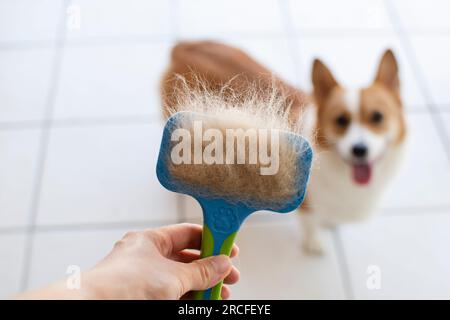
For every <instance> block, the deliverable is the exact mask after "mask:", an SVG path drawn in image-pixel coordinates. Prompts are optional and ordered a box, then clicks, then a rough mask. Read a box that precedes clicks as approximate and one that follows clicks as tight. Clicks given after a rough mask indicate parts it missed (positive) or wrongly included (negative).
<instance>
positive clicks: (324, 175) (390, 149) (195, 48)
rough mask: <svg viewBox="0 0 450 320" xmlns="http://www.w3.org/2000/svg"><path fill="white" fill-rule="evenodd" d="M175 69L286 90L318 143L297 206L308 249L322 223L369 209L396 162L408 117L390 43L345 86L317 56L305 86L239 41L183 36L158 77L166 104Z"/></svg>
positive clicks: (214, 83)
mask: <svg viewBox="0 0 450 320" xmlns="http://www.w3.org/2000/svg"><path fill="white" fill-rule="evenodd" d="M176 75H181V76H183V77H184V78H185V79H187V83H190V80H195V78H197V77H200V78H201V79H202V80H203V81H204V82H205V83H207V85H208V86H210V89H217V90H219V89H220V87H221V86H223V85H224V84H225V83H227V85H229V86H231V87H232V89H233V90H245V89H246V86H247V85H248V84H249V83H252V82H255V81H256V82H258V84H261V85H262V86H264V85H267V86H269V85H272V86H273V83H275V86H276V89H277V90H279V91H280V92H281V93H282V94H283V96H286V100H287V101H286V104H287V105H289V106H290V109H289V110H290V111H289V112H290V114H289V116H290V119H291V121H300V122H301V123H302V127H303V128H304V132H303V135H304V136H306V137H307V138H308V139H309V140H310V141H313V143H312V145H313V148H314V151H315V163H314V165H313V169H312V171H311V176H310V181H309V184H308V188H307V194H306V199H305V201H304V203H303V205H302V207H301V208H300V209H299V210H300V211H301V214H300V218H301V226H302V228H303V236H304V239H303V242H302V243H303V247H304V249H305V250H306V251H307V252H309V253H316V254H319V253H322V252H323V245H322V243H321V240H320V229H321V227H322V226H334V225H336V224H340V223H347V222H352V221H358V220H361V219H364V218H366V217H367V216H369V215H370V213H371V212H373V210H374V209H375V208H376V205H377V203H378V202H379V200H380V197H381V195H382V194H383V190H384V189H385V187H386V184H387V183H388V182H389V180H390V179H391V177H392V176H393V175H394V174H395V172H396V170H397V168H398V166H399V164H400V163H401V159H402V154H403V150H404V145H405V143H404V142H405V138H406V125H405V119H404V114H403V106H402V100H401V97H400V82H399V75H398V65H397V61H396V58H395V56H394V54H393V52H392V51H391V50H387V51H386V52H385V53H384V54H383V56H382V58H381V61H380V63H379V66H378V70H377V73H376V76H375V79H374V81H373V82H372V84H370V85H369V86H367V87H364V88H358V89H350V88H344V87H343V86H342V85H340V84H339V83H338V82H337V80H336V79H335V77H334V76H333V74H332V73H331V71H330V70H329V69H328V68H327V67H326V66H325V64H324V63H323V62H322V61H320V60H318V59H316V60H314V63H313V68H312V77H311V78H312V84H313V92H312V93H311V94H307V93H305V92H303V91H301V90H299V89H297V88H294V87H293V86H291V85H290V84H288V83H286V82H285V81H283V80H281V79H279V78H276V77H275V79H276V81H275V82H274V81H273V79H274V75H273V74H272V72H270V70H268V69H267V68H265V67H264V66H262V65H261V64H260V63H258V62H256V61H255V60H254V59H253V58H251V57H250V56H248V55H247V54H246V53H244V52H243V51H241V50H239V49H237V48H234V47H231V46H228V45H225V44H220V43H216V42H211V41H193V42H182V43H179V44H178V45H176V46H175V47H174V48H173V50H172V56H171V63H170V65H169V67H168V69H167V71H166V72H165V74H164V75H163V78H162V81H161V98H162V103H163V112H164V110H167V108H170V107H171V106H174V105H175V104H174V103H175V100H176V96H175V95H176V87H177V80H176ZM236 76H239V77H236ZM232 79H235V80H233V81H230V80H232ZM165 115H167V113H166V112H165Z"/></svg>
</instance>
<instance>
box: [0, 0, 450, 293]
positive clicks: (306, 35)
mask: <svg viewBox="0 0 450 320" xmlns="http://www.w3.org/2000/svg"><path fill="white" fill-rule="evenodd" d="M68 8H69V10H68ZM74 10H75V12H76V11H77V10H79V12H80V13H81V16H80V18H81V19H80V20H79V21H80V25H79V28H77V27H76V25H75V26H74V25H73V24H70V23H69V27H70V28H67V27H66V25H67V21H68V20H70V18H71V16H70V15H71V14H73V12H74ZM447 12H450V4H449V2H448V1H445V0H434V1H432V4H431V3H430V1H419V0H417V1H410V0H408V1H406V0H405V1H403V0H395V1H394V0H392V1H390V0H386V1H381V0H371V1H357V0H345V1H339V2H338V1H332V0H320V1H306V0H302V1H297V0H264V1H260V0H251V1H234V0H233V1H225V0H220V1H207V0H201V1H188V0H162V1H145V0H133V1H125V0H114V1H106V0H73V1H70V0H52V1H50V0H15V1H12V0H0V297H8V296H10V295H12V294H14V293H16V292H18V291H19V290H24V289H27V288H34V287H37V286H39V285H42V284H45V283H48V282H50V281H52V280H57V279H59V278H61V277H64V276H65V274H66V271H67V267H68V266H69V265H73V264H74V265H79V266H81V267H82V268H88V267H90V266H92V265H93V264H95V262H96V261H97V260H99V259H100V258H101V257H102V256H104V255H105V254H106V253H107V252H108V250H109V249H110V248H111V247H112V245H113V243H114V241H115V240H117V239H119V238H120V237H121V235H122V234H123V233H124V232H125V231H126V230H128V229H135V228H144V227H156V226H159V225H164V224H169V223H176V222H179V221H195V222H201V213H200V208H199V206H198V205H197V204H195V202H194V201H191V200H187V198H186V197H177V196H175V195H174V194H171V193H170V192H168V191H166V190H164V189H163V188H162V187H161V186H160V185H159V183H158V182H157V180H156V176H155V161H156V155H157V152H158V148H159V142H160V138H161V128H162V127H161V125H162V124H161V118H160V113H159V97H158V90H159V88H158V81H159V77H160V74H161V72H162V71H163V70H164V68H165V66H166V64H167V62H168V59H169V52H170V48H171V46H172V45H173V44H174V43H175V41H176V40H179V39H204V38H208V39H218V40H221V41H224V42H226V43H229V44H231V45H235V46H238V47H240V48H242V49H244V50H245V51H247V52H249V53H250V54H251V55H252V56H254V57H256V58H257V59H258V60H260V61H261V62H262V63H263V64H265V65H267V66H268V67H269V68H270V69H272V70H273V71H274V72H275V73H277V74H279V75H280V76H281V77H283V78H285V79H286V80H287V81H289V82H291V83H293V84H295V85H300V86H301V87H303V88H306V89H309V88H310V80H309V79H310V74H309V73H310V66H311V62H312V59H313V58H314V57H318V58H321V59H322V60H323V61H324V62H325V63H327V64H328V65H329V67H330V68H331V69H332V70H333V72H334V73H335V75H336V77H337V78H338V79H339V80H340V81H342V82H343V83H345V84H347V85H351V86H356V85H359V84H361V83H368V82H369V81H371V80H372V78H373V75H374V71H375V68H376V65H377V63H378V60H379V58H380V56H381V54H382V52H383V50H385V49H386V48H387V47H390V48H393V49H394V51H395V53H396V55H397V57H398V59H399V63H400V70H401V81H402V92H403V98H404V100H405V105H406V106H405V107H406V113H407V121H408V128H409V152H408V153H407V158H406V160H407V161H406V164H405V166H404V167H403V169H402V171H401V173H400V174H399V175H398V176H397V177H396V179H395V181H394V182H393V183H392V185H391V187H390V188H389V189H388V190H387V192H386V197H385V199H384V201H383V203H382V204H381V208H380V213H379V214H378V215H376V216H374V217H373V218H371V219H370V220H368V221H365V222H362V223H359V224H354V225H347V226H342V227H339V228H338V229H337V230H330V231H327V232H326V233H325V234H324V240H325V245H326V249H327V250H326V251H327V254H326V255H325V256H323V257H311V256H307V255H305V254H304V253H302V251H301V249H300V243H299V239H300V237H301V232H300V231H299V226H298V221H297V219H296V218H297V217H295V216H294V215H274V214H270V213H267V212H264V213H259V214H257V215H255V216H252V217H250V218H249V219H248V221H247V222H246V225H245V226H244V228H243V230H242V231H241V233H240V234H239V236H238V239H237V242H238V244H239V245H240V248H241V251H240V257H238V258H237V259H236V264H237V265H238V266H239V268H240V270H241V273H242V280H241V282H240V283H239V284H237V285H236V286H235V288H234V290H233V297H234V298H249V299H256V298H286V299H297V298H300V299H311V298H323V299H350V298H362V299H366V298H450V278H449V276H448V270H449V268H450V254H449V250H448V248H447V247H448V243H449V241H450V239H449V236H448V235H449V233H448V230H449V229H450V191H449V190H450V129H449V128H450V114H449V111H450V95H449V92H450V90H449V89H450V78H449V77H450V76H449V75H450V63H449V62H448V56H449V53H450V52H449V51H450V45H449V43H450V42H449V41H448V40H449V37H450V29H449V26H450V25H449V22H448V21H449V20H448V18H447ZM66 18H67V19H66ZM71 21H72V20H71ZM72 22H73V21H72ZM30 226H31V228H29V227H30ZM371 266H372V267H371ZM373 266H375V269H374V268H373ZM377 268H378V269H377ZM374 270H375V271H374ZM374 272H375V273H376V272H379V274H380V275H381V278H380V279H381V281H380V285H381V287H380V288H378V289H377V288H375V289H374V288H372V289H371V287H370V286H369V287H368V286H367V281H368V280H369V281H370V280H371V279H372V278H371V277H372V276H373V275H374Z"/></svg>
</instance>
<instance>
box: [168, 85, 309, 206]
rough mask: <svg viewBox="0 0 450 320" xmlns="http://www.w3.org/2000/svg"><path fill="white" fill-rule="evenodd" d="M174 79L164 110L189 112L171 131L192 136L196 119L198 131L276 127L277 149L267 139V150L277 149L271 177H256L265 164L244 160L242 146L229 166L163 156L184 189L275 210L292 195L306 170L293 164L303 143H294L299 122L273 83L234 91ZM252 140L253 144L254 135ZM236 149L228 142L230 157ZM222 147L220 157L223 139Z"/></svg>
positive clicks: (296, 190)
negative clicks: (291, 116) (179, 130)
mask: <svg viewBox="0 0 450 320" xmlns="http://www.w3.org/2000/svg"><path fill="white" fill-rule="evenodd" d="M179 81H180V83H179V85H178V86H176V89H175V90H177V92H176V93H175V94H174V96H175V97H176V98H177V103H176V105H174V106H171V107H169V108H167V111H168V114H169V116H171V115H174V114H175V113H177V112H180V111H189V112H191V113H192V116H188V117H183V118H182V119H183V120H182V121H180V122H179V123H176V124H175V126H174V128H173V129H176V128H183V129H187V130H189V132H190V133H191V134H192V135H194V121H195V120H198V121H201V122H202V126H203V130H207V129H217V130H219V131H220V132H221V133H222V134H223V135H224V136H225V135H226V130H227V129H243V130H248V129H255V130H259V129H266V130H268V131H271V130H276V131H278V133H279V143H278V149H274V148H273V147H272V145H271V144H270V138H268V140H267V141H269V143H268V150H267V151H268V154H270V155H272V154H273V153H274V152H276V151H278V170H277V172H276V173H275V174H273V175H262V174H261V168H264V167H265V165H266V164H262V163H261V162H260V161H259V160H260V159H259V158H258V161H257V162H256V163H253V164H252V163H249V162H248V160H249V159H250V157H251V154H250V153H251V152H252V151H251V150H249V148H248V145H247V146H246V148H245V154H246V155H248V157H247V160H246V161H247V162H246V163H245V164H236V161H235V162H234V163H233V164H226V163H223V164H216V163H214V164H204V163H202V164H192V163H189V164H184V163H183V164H174V163H173V162H172V161H170V159H168V160H169V161H167V163H168V169H169V172H170V173H171V175H172V177H173V178H174V179H176V180H177V181H178V182H179V183H182V184H183V185H185V186H186V187H187V188H188V189H190V190H191V191H192V192H190V193H191V194H195V195H197V196H202V197H220V198H227V199H228V200H232V201H235V202H241V203H245V204H247V205H251V206H254V205H255V204H258V206H259V207H264V208H266V209H276V208H277V207H281V206H283V205H284V204H286V202H288V201H289V200H290V199H294V198H295V197H296V195H297V193H298V191H299V187H300V186H302V185H304V182H305V181H304V179H307V176H308V173H307V171H304V170H302V169H304V168H300V167H299V161H300V160H299V158H300V156H301V154H302V153H303V152H305V150H306V148H307V144H302V145H298V141H303V140H301V139H298V138H295V136H294V135H299V134H300V133H301V129H302V128H301V125H300V123H298V122H292V121H291V120H290V119H289V109H290V106H288V105H286V101H287V100H286V97H284V96H283V95H282V94H281V93H280V92H279V91H278V90H276V89H275V88H276V87H275V86H272V88H271V89H270V90H267V88H264V90H262V89H260V88H259V87H258V83H254V84H252V85H249V86H247V89H246V90H245V91H240V92H236V91H234V90H233V89H231V88H230V87H229V86H227V85H225V86H223V87H222V88H221V89H220V90H214V91H213V90H211V89H209V88H208V87H207V86H206V85H205V84H204V83H203V82H202V81H200V80H199V81H197V82H196V83H195V86H193V85H192V83H187V82H186V80H185V79H184V78H181V77H180V79H179ZM190 115H191V114H190ZM269 137H270V133H269ZM257 139H258V143H259V139H260V137H259V136H258V137H257ZM206 146H207V143H205V142H202V151H204V150H205V148H206ZM236 148H237V146H236V145H233V149H234V150H233V151H234V157H235V158H234V160H236V154H237V149H236ZM222 150H223V153H224V155H223V158H225V150H226V145H225V139H224V141H223V148H222ZM253 152H255V151H254V150H253ZM168 156H170V155H168ZM307 169H309V168H307ZM302 179H303V180H302Z"/></svg>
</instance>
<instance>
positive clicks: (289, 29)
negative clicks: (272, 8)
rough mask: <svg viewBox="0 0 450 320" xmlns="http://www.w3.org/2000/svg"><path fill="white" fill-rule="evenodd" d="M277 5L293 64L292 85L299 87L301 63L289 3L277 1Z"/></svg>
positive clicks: (282, 0)
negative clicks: (293, 79) (293, 82)
mask: <svg viewBox="0 0 450 320" xmlns="http://www.w3.org/2000/svg"><path fill="white" fill-rule="evenodd" d="M278 4H279V8H280V13H281V16H282V20H283V22H284V29H285V32H286V36H287V41H288V45H289V48H290V50H289V52H290V55H291V58H292V61H293V62H294V68H295V81H296V83H295V84H294V86H295V87H300V85H301V84H302V83H301V76H300V74H301V71H302V68H301V62H300V59H299V57H300V46H299V44H298V38H297V33H296V31H295V29H294V26H293V23H292V20H291V15H290V13H289V3H288V2H287V1H285V0H278Z"/></svg>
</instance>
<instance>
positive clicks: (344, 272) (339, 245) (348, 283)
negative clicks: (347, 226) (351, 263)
mask: <svg viewBox="0 0 450 320" xmlns="http://www.w3.org/2000/svg"><path fill="white" fill-rule="evenodd" d="M332 235H333V240H334V241H333V243H334V247H335V250H336V253H337V259H338V265H339V273H340V274H341V276H342V284H343V287H344V295H345V298H346V299H347V300H354V299H355V294H354V292H353V286H352V280H351V276H350V269H349V267H348V262H347V255H346V253H345V248H344V244H343V242H342V238H341V233H340V230H339V229H335V230H333V231H332Z"/></svg>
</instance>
